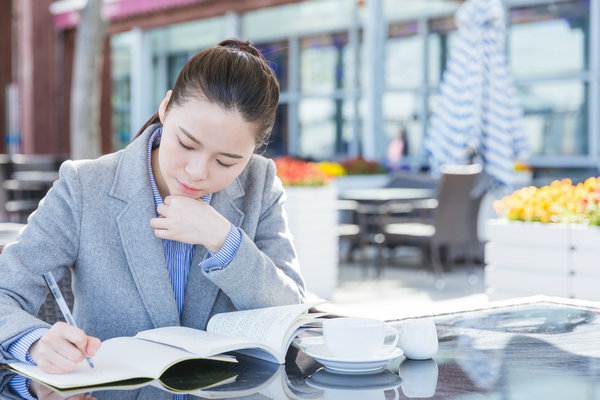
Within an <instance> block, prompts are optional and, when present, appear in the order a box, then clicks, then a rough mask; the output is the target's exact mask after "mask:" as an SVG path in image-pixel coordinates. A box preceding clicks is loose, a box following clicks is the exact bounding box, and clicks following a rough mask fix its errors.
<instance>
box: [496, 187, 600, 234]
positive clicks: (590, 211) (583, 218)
mask: <svg viewBox="0 0 600 400" xmlns="http://www.w3.org/2000/svg"><path fill="white" fill-rule="evenodd" d="M494 208H495V210H496V213H497V214H498V215H501V216H503V217H505V218H508V219H510V220H520V221H540V222H575V223H585V224H591V225H600V178H595V177H591V178H588V179H586V181H585V182H583V183H578V184H577V185H573V183H572V182H571V180H570V179H562V180H555V181H553V182H552V183H550V185H548V186H542V187H540V188H537V187H534V186H529V187H524V188H521V189H519V190H516V191H515V192H514V193H512V194H511V195H509V196H506V197H504V198H503V199H501V200H498V201H496V202H494Z"/></svg>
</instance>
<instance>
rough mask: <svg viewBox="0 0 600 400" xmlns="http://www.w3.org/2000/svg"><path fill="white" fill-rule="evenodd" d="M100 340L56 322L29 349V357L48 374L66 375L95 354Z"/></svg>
mask: <svg viewBox="0 0 600 400" xmlns="http://www.w3.org/2000/svg"><path fill="white" fill-rule="evenodd" d="M99 348H100V340H99V339H98V338H94V337H91V336H88V335H86V334H85V332H84V331H82V330H81V329H79V328H76V327H74V326H71V325H69V324H67V323H64V322H57V323H56V324H54V325H53V326H52V328H50V330H48V332H46V334H44V336H43V337H42V338H41V339H40V340H38V341H37V342H35V343H34V344H33V345H32V346H31V348H30V351H29V352H30V355H31V357H32V358H33V360H34V361H35V362H36V363H37V364H38V365H39V367H40V368H41V369H42V370H43V371H45V372H48V373H67V372H71V371H73V370H74V369H75V366H76V365H77V363H79V362H80V361H82V360H83V359H84V358H85V357H90V356H93V355H94V354H96V351H98V349H99Z"/></svg>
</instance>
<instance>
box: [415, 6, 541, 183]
mask: <svg viewBox="0 0 600 400" xmlns="http://www.w3.org/2000/svg"><path fill="white" fill-rule="evenodd" d="M504 18H505V14H504V8H503V6H502V1H501V0H467V1H465V3H464V4H463V5H462V6H461V7H460V9H459V10H458V11H457V13H456V24H457V26H458V32H457V35H458V36H457V40H456V41H455V42H454V43H452V46H453V47H451V48H450V58H449V60H448V63H447V68H446V70H445V71H444V74H443V76H442V82H441V83H440V98H439V102H438V104H437V107H436V108H435V109H434V110H433V114H432V117H431V122H430V126H429V130H428V137H427V139H426V141H425V146H426V151H427V153H428V156H429V161H430V165H431V171H432V173H433V174H434V175H435V174H439V167H440V166H441V165H443V164H467V163H469V161H470V160H471V159H473V157H475V158H476V159H477V160H478V161H479V162H481V163H482V164H483V167H484V171H485V172H486V173H487V175H489V176H490V177H492V178H493V179H494V181H496V182H497V183H500V184H502V185H506V186H510V185H511V182H512V181H513V179H514V172H513V171H514V161H515V159H524V158H526V157H527V156H528V152H529V151H528V145H527V142H526V139H525V136H524V134H523V130H522V126H521V122H522V110H521V108H520V105H519V104H518V99H517V91H516V89H515V86H514V83H513V80H512V78H511V76H510V74H509V72H508V68H507V66H506V57H505V41H506V25H505V20H504Z"/></svg>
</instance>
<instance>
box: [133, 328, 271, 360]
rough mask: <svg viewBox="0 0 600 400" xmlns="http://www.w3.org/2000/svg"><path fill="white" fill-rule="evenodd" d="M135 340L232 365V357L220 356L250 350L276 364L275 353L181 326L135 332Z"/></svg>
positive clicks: (266, 347) (260, 346) (222, 336)
mask: <svg viewBox="0 0 600 400" xmlns="http://www.w3.org/2000/svg"><path fill="white" fill-rule="evenodd" d="M135 337H137V338H140V339H144V340H149V341H153V342H157V343H163V344H167V345H170V346H176V347H179V348H181V349H184V350H187V351H189V352H190V353H193V354H195V355H197V356H199V357H202V358H211V359H214V360H221V361H233V362H235V361H236V360H235V357H233V356H228V355H225V354H221V353H225V352H230V351H238V350H241V349H251V351H253V352H254V354H255V357H258V358H261V359H264V360H269V361H271V362H276V361H278V359H277V357H276V353H277V351H276V350H275V349H273V348H271V347H269V346H267V345H264V344H263V343H260V342H254V341H251V340H246V339H243V338H238V337H233V336H227V335H221V334H216V333H209V332H205V331H201V330H199V329H194V328H188V327H185V326H165V327H163V328H156V329H149V330H147V331H142V332H139V333H138V334H137V335H136V336H135Z"/></svg>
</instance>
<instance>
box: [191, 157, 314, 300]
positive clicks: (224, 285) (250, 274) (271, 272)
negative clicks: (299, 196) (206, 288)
mask: <svg viewBox="0 0 600 400" xmlns="http://www.w3.org/2000/svg"><path fill="white" fill-rule="evenodd" d="M263 176H264V177H265V179H264V186H263V190H262V191H261V197H262V199H261V201H260V202H259V201H256V202H254V200H255V199H254V198H252V199H246V202H245V204H246V209H247V210H248V211H249V212H250V210H249V209H250V208H252V204H250V203H254V208H256V207H260V210H259V212H258V216H257V218H256V222H254V221H255V220H254V219H253V218H248V219H249V220H251V221H252V222H250V223H252V224H255V226H252V227H251V228H248V232H252V236H249V234H248V233H246V232H245V230H243V229H240V231H241V233H242V241H241V243H240V246H239V248H238V250H237V252H236V253H235V255H234V257H233V259H232V260H231V261H230V263H229V265H228V266H227V267H225V268H223V269H220V270H214V271H210V272H206V271H204V272H203V273H204V274H205V275H206V276H207V277H208V278H209V279H210V280H211V281H212V282H213V283H215V284H216V285H217V286H218V287H219V288H220V289H221V290H223V292H225V294H226V295H227V296H228V297H229V298H230V299H231V301H232V302H233V304H234V306H235V307H236V308H237V309H238V310H243V309H251V308H260V307H269V306H276V305H282V304H295V303H301V302H303V301H304V300H305V288H304V280H303V278H302V275H301V274H300V268H299V266H298V259H297V255H296V250H295V249H294V246H293V244H292V235H291V234H290V231H289V229H288V226H287V216H286V214H285V209H284V201H285V192H284V190H283V186H282V185H281V181H280V180H279V178H277V176H276V170H275V165H274V163H273V162H272V161H270V160H269V161H268V162H267V163H266V171H264V174H263ZM252 182H253V183H256V180H254V181H252Z"/></svg>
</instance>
